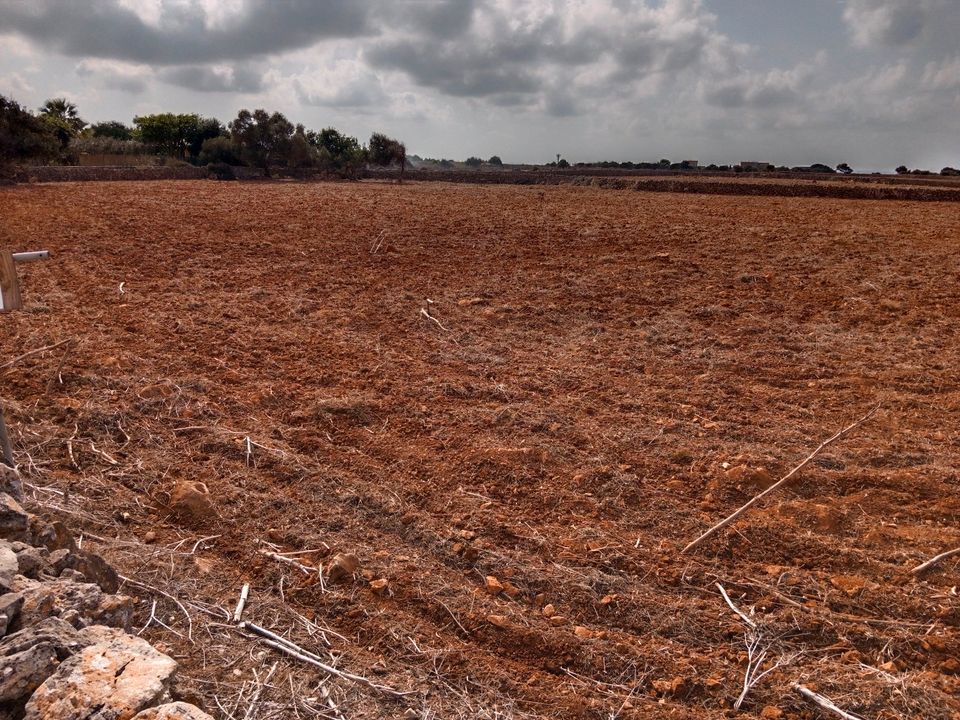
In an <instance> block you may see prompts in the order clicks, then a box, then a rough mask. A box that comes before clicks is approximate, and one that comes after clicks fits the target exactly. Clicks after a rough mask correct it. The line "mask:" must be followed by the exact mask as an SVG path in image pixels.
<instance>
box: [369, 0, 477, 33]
mask: <svg viewBox="0 0 960 720" xmlns="http://www.w3.org/2000/svg"><path fill="white" fill-rule="evenodd" d="M476 7H477V2H476V0H414V1H413V2H409V1H408V2H400V3H389V2H388V3H387V4H386V6H385V8H384V9H385V11H386V13H387V14H388V15H389V18H390V20H391V21H393V22H396V23H398V24H400V25H403V26H405V27H408V28H412V29H414V30H415V31H416V32H418V33H422V34H424V35H428V36H430V37H432V38H455V37H459V36H461V35H463V34H464V33H465V32H467V31H468V30H469V29H470V25H471V23H472V21H473V13H474V10H475V9H476Z"/></svg>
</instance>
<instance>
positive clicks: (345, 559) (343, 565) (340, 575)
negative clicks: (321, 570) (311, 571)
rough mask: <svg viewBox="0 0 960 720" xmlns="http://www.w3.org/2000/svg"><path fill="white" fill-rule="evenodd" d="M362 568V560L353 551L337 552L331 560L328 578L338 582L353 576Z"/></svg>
mask: <svg viewBox="0 0 960 720" xmlns="http://www.w3.org/2000/svg"><path fill="white" fill-rule="evenodd" d="M359 568H360V560H359V559H358V558H357V556H356V555H353V554H351V553H343V554H337V555H334V556H333V559H332V560H331V561H330V569H329V570H328V571H327V578H328V579H329V581H330V582H337V581H338V580H343V579H344V578H347V577H350V576H352V575H353V574H354V573H355V572H356V571H357V570H358V569H359Z"/></svg>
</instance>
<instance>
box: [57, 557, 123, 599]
mask: <svg viewBox="0 0 960 720" xmlns="http://www.w3.org/2000/svg"><path fill="white" fill-rule="evenodd" d="M62 552H64V551H63V550H58V551H56V552H54V553H51V554H50V557H51V560H52V558H54V557H55V556H56V555H57V554H58V553H62ZM51 564H54V563H52V562H51ZM54 568H55V569H56V570H58V574H62V573H63V571H64V570H65V569H68V568H69V569H70V570H76V571H77V572H78V573H80V574H81V575H82V576H83V577H84V578H86V580H87V582H92V583H96V584H97V585H99V586H100V589H101V590H103V591H104V592H108V593H115V592H116V591H117V590H118V589H119V588H120V577H119V576H118V575H117V571H116V570H114V569H113V568H112V567H111V566H110V565H109V564H108V563H107V562H106V560H104V559H103V558H102V557H100V556H99V555H97V554H96V553H92V552H88V551H86V550H74V551H73V552H69V551H67V554H66V556H64V557H63V558H62V560H61V561H60V562H58V563H57V564H54Z"/></svg>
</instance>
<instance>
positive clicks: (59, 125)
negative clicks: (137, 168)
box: [0, 95, 407, 177]
mask: <svg viewBox="0 0 960 720" xmlns="http://www.w3.org/2000/svg"><path fill="white" fill-rule="evenodd" d="M406 152H407V151H406V147H405V146H404V144H403V143H402V142H400V141H399V140H395V139H394V138H391V137H387V136H386V135H384V134H382V133H373V135H371V136H370V140H369V141H368V143H367V144H366V145H362V144H361V143H360V142H359V141H358V140H357V138H355V137H352V136H350V135H346V134H344V133H341V132H340V131H339V130H337V129H336V128H332V127H328V128H324V129H323V130H320V131H319V132H317V131H314V130H308V129H307V128H305V127H304V126H303V125H302V124H297V125H294V124H293V123H292V122H291V121H290V120H288V119H287V118H286V117H285V116H284V115H283V113H280V112H273V113H270V112H268V111H266V110H263V109H256V110H253V111H250V110H246V109H244V110H241V111H240V112H239V113H237V117H236V118H234V119H233V120H231V121H230V122H229V123H227V124H226V125H224V124H223V123H221V122H220V121H219V120H218V119H216V118H208V117H203V116H202V115H199V114H196V113H182V114H177V113H156V114H152V115H139V116H137V117H134V118H133V123H132V124H131V125H127V124H126V123H124V122H120V121H117V120H110V121H106V122H98V123H93V124H88V123H87V122H86V121H85V120H83V119H82V118H81V117H80V115H79V112H78V109H77V106H76V105H75V104H74V103H72V102H70V101H68V100H67V99H65V98H53V99H50V100H47V102H45V103H44V104H43V105H42V106H41V107H40V108H39V110H38V111H37V112H36V113H32V112H30V111H29V110H27V109H26V108H24V107H22V106H21V105H20V104H19V103H17V102H16V101H14V100H12V99H9V98H6V97H4V96H2V95H0V165H4V164H8V163H16V162H21V163H22V162H43V163H65V164H71V163H75V162H77V160H78V158H79V156H80V155H81V154H84V153H86V154H107V155H113V154H123V155H157V156H161V157H165V158H171V159H174V160H176V161H180V162H186V163H190V164H193V165H207V166H210V168H211V170H212V171H213V172H214V173H215V174H216V175H218V176H221V177H228V176H232V169H231V168H232V167H235V166H249V167H255V168H260V169H262V170H263V172H264V174H266V175H269V174H270V169H271V168H276V167H286V168H318V169H321V170H330V171H336V172H339V173H342V174H345V175H353V174H355V173H356V172H357V171H358V170H359V169H360V168H362V167H363V166H364V165H366V164H368V163H369V164H373V165H380V166H392V165H397V166H399V167H400V170H401V175H402V173H403V169H404V167H405V166H406V164H407V154H406Z"/></svg>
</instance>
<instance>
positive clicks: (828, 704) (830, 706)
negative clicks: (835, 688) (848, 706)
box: [793, 683, 863, 720]
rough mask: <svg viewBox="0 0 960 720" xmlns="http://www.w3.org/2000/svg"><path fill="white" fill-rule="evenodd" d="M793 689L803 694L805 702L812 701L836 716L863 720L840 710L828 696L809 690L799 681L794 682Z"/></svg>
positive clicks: (847, 719) (848, 719) (851, 719)
mask: <svg viewBox="0 0 960 720" xmlns="http://www.w3.org/2000/svg"><path fill="white" fill-rule="evenodd" d="M793 689H794V690H796V691H797V692H798V693H800V695H802V696H803V699H804V700H806V701H807V702H810V703H813V704H814V705H816V706H817V707H819V708H820V709H821V710H826V711H827V712H831V713H833V714H834V715H836V716H837V717H842V718H844V720H863V718H862V717H860V716H859V715H853V714H852V713H848V712H847V711H846V710H841V709H840V708H838V707H837V706H836V704H835V703H834V702H833V701H832V700H831V699H830V698H828V697H824V696H823V695H821V694H819V693H815V692H814V691H813V690H811V689H810V688H808V687H804V686H803V685H801V684H800V683H796V684H795V685H794V686H793Z"/></svg>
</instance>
